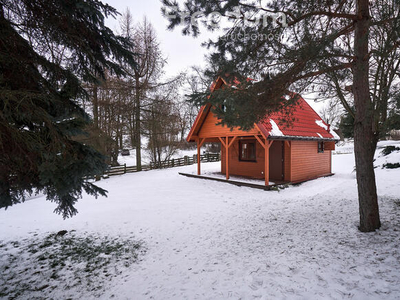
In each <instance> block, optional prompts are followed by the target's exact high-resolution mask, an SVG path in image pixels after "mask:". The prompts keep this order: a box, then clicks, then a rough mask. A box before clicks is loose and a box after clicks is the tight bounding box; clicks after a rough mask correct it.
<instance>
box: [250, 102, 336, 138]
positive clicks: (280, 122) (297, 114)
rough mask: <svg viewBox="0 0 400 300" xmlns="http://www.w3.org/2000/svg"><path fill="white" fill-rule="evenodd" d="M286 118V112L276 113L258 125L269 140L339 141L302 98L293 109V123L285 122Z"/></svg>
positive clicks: (291, 115)
mask: <svg viewBox="0 0 400 300" xmlns="http://www.w3.org/2000/svg"><path fill="white" fill-rule="evenodd" d="M286 118H287V114H285V112H284V111H280V112H274V113H271V114H270V115H268V116H265V118H264V119H263V120H262V121H261V122H259V123H258V124H257V125H258V127H259V128H260V130H261V131H262V132H263V134H264V136H265V137H267V138H268V137H269V138H288V137H293V138H299V139H302V138H315V139H335V140H336V139H339V138H338V136H337V135H336V133H334V132H333V131H332V130H330V126H329V125H328V124H326V123H325V122H324V121H323V120H322V119H321V117H320V116H319V115H318V114H317V113H316V112H315V111H314V110H313V109H312V107H311V106H310V105H309V104H308V103H307V101H305V100H304V99H303V98H302V97H299V100H298V101H297V103H296V104H295V106H294V107H293V108H292V114H290V118H291V119H293V121H292V122H290V123H287V122H285V121H284V120H285V119H286Z"/></svg>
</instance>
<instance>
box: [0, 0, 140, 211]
mask: <svg viewBox="0 0 400 300" xmlns="http://www.w3.org/2000/svg"><path fill="white" fill-rule="evenodd" d="M116 14H117V12H116V10H115V9H114V8H112V7H110V6H108V5H106V4H102V3H101V2H99V1H97V0H53V1H48V0H0V207H6V208H7V207H8V206H11V205H13V204H16V203H19V202H22V201H24V200H25V199H26V197H27V195H31V194H32V193H36V192H44V193H45V194H46V197H47V199H48V200H50V201H54V202H55V203H56V204H57V206H56V209H55V212H57V213H60V214H62V215H63V217H64V218H65V217H69V216H72V215H74V214H76V213H77V210H76V208H75V207H74V205H75V203H76V201H77V199H78V198H80V197H81V194H82V192H83V190H84V191H85V192H87V193H88V194H91V195H95V196H96V197H97V196H98V195H106V191H105V190H103V189H101V188H99V187H97V186H96V185H94V184H92V183H91V182H89V181H87V180H85V178H86V176H93V175H96V174H101V172H102V171H104V169H105V168H106V167H107V166H106V165H105V163H104V157H103V156H102V155H101V154H100V153H98V152H97V151H95V150H94V149H92V148H90V147H89V146H86V145H84V144H82V143H80V142H78V141H76V140H75V139H74V137H75V136H77V135H79V134H83V133H84V132H83V128H84V126H86V125H87V124H89V123H90V117H89V116H88V115H87V114H86V113H85V111H84V110H83V109H82V108H81V107H80V105H79V104H80V103H81V102H82V101H84V100H85V99H86V98H87V94H86V92H85V90H84V89H83V88H82V83H83V82H96V77H100V78H101V77H102V76H103V74H104V70H105V69H108V70H110V71H112V72H113V73H115V74H116V75H119V76H121V75H124V71H123V69H122V68H121V67H120V65H121V64H125V65H126V64H130V65H134V63H135V62H134V55H133V53H132V52H131V51H130V50H127V49H129V47H130V46H131V45H130V43H129V42H128V41H127V40H126V39H124V38H122V37H119V36H116V35H114V34H113V32H112V31H111V30H110V29H109V28H107V27H106V26H105V25H104V19H105V16H116Z"/></svg>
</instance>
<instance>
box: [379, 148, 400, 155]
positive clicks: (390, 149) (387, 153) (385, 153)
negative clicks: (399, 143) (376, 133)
mask: <svg viewBox="0 0 400 300" xmlns="http://www.w3.org/2000/svg"><path fill="white" fill-rule="evenodd" d="M393 151H400V148H399V147H395V146H386V147H385V148H383V150H382V154H383V155H384V156H386V155H389V154H390V153H392V152H393Z"/></svg>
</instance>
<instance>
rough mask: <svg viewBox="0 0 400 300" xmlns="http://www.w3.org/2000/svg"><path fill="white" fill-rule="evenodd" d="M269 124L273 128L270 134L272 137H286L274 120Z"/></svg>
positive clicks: (270, 120)
mask: <svg viewBox="0 0 400 300" xmlns="http://www.w3.org/2000/svg"><path fill="white" fill-rule="evenodd" d="M269 122H270V123H271V126H272V130H271V131H270V132H269V134H270V135H271V136H284V134H283V132H282V131H281V130H280V129H279V127H278V125H276V123H275V121H274V120H272V119H269Z"/></svg>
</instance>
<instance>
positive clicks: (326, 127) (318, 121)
mask: <svg viewBox="0 0 400 300" xmlns="http://www.w3.org/2000/svg"><path fill="white" fill-rule="evenodd" d="M315 123H317V125H318V126H320V127H322V128H323V129H325V130H328V126H326V125H325V124H324V122H322V120H318V119H317V120H315Z"/></svg>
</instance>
